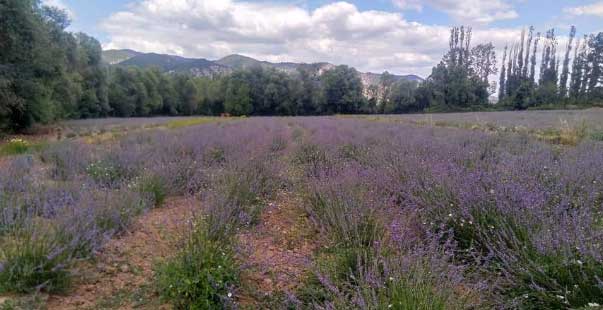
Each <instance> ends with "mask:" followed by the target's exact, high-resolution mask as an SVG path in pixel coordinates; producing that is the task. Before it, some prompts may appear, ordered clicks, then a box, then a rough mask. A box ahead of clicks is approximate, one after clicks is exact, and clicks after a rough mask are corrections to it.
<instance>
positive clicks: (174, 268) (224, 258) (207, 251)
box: [156, 221, 239, 309]
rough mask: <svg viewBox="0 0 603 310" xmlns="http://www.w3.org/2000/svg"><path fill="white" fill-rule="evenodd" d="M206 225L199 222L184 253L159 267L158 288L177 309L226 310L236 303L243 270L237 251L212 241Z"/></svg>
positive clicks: (219, 241) (222, 243) (157, 275)
mask: <svg viewBox="0 0 603 310" xmlns="http://www.w3.org/2000/svg"><path fill="white" fill-rule="evenodd" d="M204 225H205V224H204V222H203V221H201V222H199V223H197V226H196V227H195V229H194V230H193V231H192V232H191V234H190V236H189V237H188V238H187V240H186V244H185V245H184V248H183V249H182V250H181V252H180V253H178V254H177V255H176V257H175V258H173V259H171V260H169V261H167V262H165V263H162V264H160V265H159V266H158V268H157V271H156V284H157V290H158V292H159V294H160V296H161V298H162V299H163V300H165V301H167V302H170V303H171V304H173V305H174V307H175V308H176V309H224V308H226V305H228V304H230V303H231V302H232V291H233V287H234V286H235V285H236V284H237V283H238V273H239V271H238V266H237V264H236V262H235V259H234V254H233V250H232V249H231V248H230V247H229V246H228V245H227V243H226V242H224V240H212V239H211V238H210V237H209V235H208V233H207V230H206V228H205V227H203V226H204Z"/></svg>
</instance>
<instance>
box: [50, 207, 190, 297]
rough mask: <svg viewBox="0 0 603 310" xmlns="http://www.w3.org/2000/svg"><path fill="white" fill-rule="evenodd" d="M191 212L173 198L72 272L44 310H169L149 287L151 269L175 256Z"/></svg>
mask: <svg viewBox="0 0 603 310" xmlns="http://www.w3.org/2000/svg"><path fill="white" fill-rule="evenodd" d="M194 208H195V201H194V200H193V199H187V198H174V199H169V200H168V201H167V202H166V204H165V206H164V207H162V208H158V209H154V210H151V211H150V212H149V213H147V214H145V215H143V216H141V217H140V218H139V219H138V220H137V221H136V223H135V224H134V225H133V226H132V228H131V229H130V231H129V232H128V233H126V234H125V235H124V236H122V237H120V238H118V239H113V240H111V241H109V242H108V243H107V244H106V245H105V247H104V248H103V250H102V251H101V252H100V253H99V255H98V257H97V258H96V260H95V262H93V263H86V264H85V265H84V266H81V267H80V268H78V274H79V276H77V277H76V278H75V282H76V283H75V288H74V289H73V291H71V292H70V293H69V295H67V296H51V297H50V298H49V300H48V309H132V308H137V309H140V308H143V309H144V308H147V309H169V307H166V306H164V305H161V304H159V303H158V301H157V297H156V296H155V293H154V292H153V290H152V288H151V286H150V284H151V280H152V278H153V264H154V263H155V262H156V261H157V260H161V259H164V258H166V257H170V256H171V255H172V254H173V253H174V252H175V249H176V248H177V244H178V241H179V239H180V238H179V236H181V235H182V234H181V233H182V232H183V229H186V227H187V224H188V221H189V220H190V219H191V218H192V214H193V210H194Z"/></svg>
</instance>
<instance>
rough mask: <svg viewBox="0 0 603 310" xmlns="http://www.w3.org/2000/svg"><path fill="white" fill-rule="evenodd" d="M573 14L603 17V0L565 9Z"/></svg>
mask: <svg viewBox="0 0 603 310" xmlns="http://www.w3.org/2000/svg"><path fill="white" fill-rule="evenodd" d="M563 11H564V12H565V13H567V14H570V15H573V16H585V15H588V16H597V17H603V1H600V2H596V3H593V4H589V5H584V6H576V7H569V8H565V9H564V10H563Z"/></svg>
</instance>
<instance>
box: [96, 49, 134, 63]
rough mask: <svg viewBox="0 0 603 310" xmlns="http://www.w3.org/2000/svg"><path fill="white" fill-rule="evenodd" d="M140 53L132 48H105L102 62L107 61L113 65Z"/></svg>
mask: <svg viewBox="0 0 603 310" xmlns="http://www.w3.org/2000/svg"><path fill="white" fill-rule="evenodd" d="M140 54H141V53H139V52H137V51H133V50H128V49H125V50H107V51H103V54H102V56H103V62H105V63H108V64H110V65H115V64H118V63H121V62H124V61H126V60H128V59H130V58H132V57H134V56H138V55H140Z"/></svg>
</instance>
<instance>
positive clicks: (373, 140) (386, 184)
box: [297, 119, 603, 309]
mask: <svg viewBox="0 0 603 310" xmlns="http://www.w3.org/2000/svg"><path fill="white" fill-rule="evenodd" d="M301 125H302V126H303V127H304V128H306V130H307V131H308V132H310V133H311V134H310V136H309V137H307V139H306V141H305V142H304V143H302V146H301V148H300V149H299V151H298V152H297V157H298V160H297V163H298V164H300V165H301V166H302V167H304V171H305V172H306V177H305V179H304V181H303V185H302V187H303V188H304V190H305V192H306V196H307V202H308V204H307V206H306V207H307V208H308V212H309V213H310V214H311V216H312V218H313V219H314V221H315V222H316V223H317V225H319V227H320V228H321V229H322V230H323V231H324V232H325V233H327V234H329V235H330V236H331V240H332V242H333V244H332V245H331V248H332V250H331V251H330V252H329V253H328V255H323V258H321V257H320V256H319V257H318V259H317V261H318V263H317V265H318V266H319V267H320V266H327V267H323V268H319V271H320V272H319V273H318V275H319V276H318V279H317V281H316V283H315V285H314V289H313V290H311V291H312V292H313V293H312V294H309V296H305V297H306V298H309V299H306V300H305V301H303V302H308V300H310V301H312V302H315V303H319V304H320V305H322V306H325V305H326V307H327V308H362V309H373V308H378V309H383V308H392V307H393V308H395V309H454V308H472V307H480V308H482V307H485V308H491V307H492V308H521V309H567V308H572V309H576V308H580V307H598V305H599V304H603V262H602V259H603V257H602V254H603V252H602V251H603V249H602V248H601V245H602V242H603V235H602V232H603V226H602V225H601V224H602V220H603V218H602V214H601V211H602V209H601V208H602V207H603V186H602V182H603V145H601V144H596V143H594V142H585V143H583V144H581V145H579V146H577V147H575V148H559V147H553V146H550V145H546V144H543V143H539V142H537V141H534V140H531V139H530V138H528V137H525V136H516V135H488V134H484V133H478V132H469V131H463V130H454V129H433V128H412V127H405V126H402V125H392V124H379V123H369V122H362V121H355V120H338V121H332V120H326V119H308V120H304V121H302V122H301ZM328 266H331V267H328ZM332 266H340V267H338V268H333V267H332ZM341 266H343V267H341ZM316 286H318V288H316ZM320 288H322V290H321V289H320Z"/></svg>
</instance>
